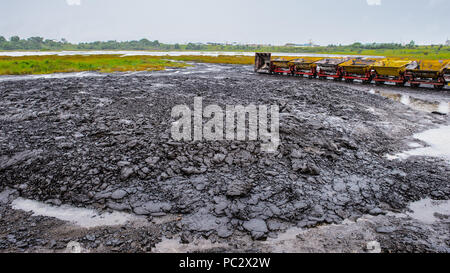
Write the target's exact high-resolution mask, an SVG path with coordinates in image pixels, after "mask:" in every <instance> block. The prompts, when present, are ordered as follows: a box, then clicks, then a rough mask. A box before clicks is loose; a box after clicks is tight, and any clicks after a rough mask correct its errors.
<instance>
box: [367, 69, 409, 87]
mask: <svg viewBox="0 0 450 273" xmlns="http://www.w3.org/2000/svg"><path fill="white" fill-rule="evenodd" d="M373 75H374V77H373V81H374V82H375V84H376V85H382V84H383V83H385V82H393V83H395V85H397V86H404V85H405V83H406V82H407V81H408V80H407V79H406V77H405V73H401V74H400V76H398V77H394V76H392V77H387V76H381V75H378V74H377V73H376V72H373Z"/></svg>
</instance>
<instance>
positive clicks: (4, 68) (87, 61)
mask: <svg viewBox="0 0 450 273" xmlns="http://www.w3.org/2000/svg"><path fill="white" fill-rule="evenodd" d="M186 66H188V65H187V64H185V63H181V62H174V61H170V60H165V59H162V58H154V57H152V56H127V57H121V56H120V55H89V56H84V55H83V56H82V55H75V56H24V57H1V56H0V75H25V74H49V73H63V72H79V71H98V72H104V73H109V72H122V71H156V70H164V69H165V68H167V67H186Z"/></svg>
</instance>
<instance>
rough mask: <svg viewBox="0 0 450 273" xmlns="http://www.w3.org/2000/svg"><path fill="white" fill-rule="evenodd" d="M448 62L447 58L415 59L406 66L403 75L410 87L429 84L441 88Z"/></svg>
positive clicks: (443, 83)
mask: <svg viewBox="0 0 450 273" xmlns="http://www.w3.org/2000/svg"><path fill="white" fill-rule="evenodd" d="M448 64H449V60H417V61H414V62H412V63H411V64H409V65H408V66H406V73H405V75H406V78H407V80H408V82H409V84H411V87H419V86H420V85H421V84H430V85H433V86H434V88H436V89H442V88H443V87H444V85H445V78H444V71H445V70H446V68H447V65H448Z"/></svg>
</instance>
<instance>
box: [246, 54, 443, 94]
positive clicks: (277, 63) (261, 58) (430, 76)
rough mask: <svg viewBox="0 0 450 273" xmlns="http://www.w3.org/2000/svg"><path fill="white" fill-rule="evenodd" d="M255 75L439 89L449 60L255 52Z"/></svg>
mask: <svg viewBox="0 0 450 273" xmlns="http://www.w3.org/2000/svg"><path fill="white" fill-rule="evenodd" d="M255 72H258V73H269V74H288V75H293V76H296V75H300V76H307V77H309V78H317V77H318V78H319V79H327V78H333V79H334V80H336V81H341V80H345V81H346V82H353V81H354V80H360V81H362V82H363V83H365V84H368V83H372V82H375V84H377V85H381V84H384V83H386V82H391V83H394V84H396V85H397V86H404V85H405V84H406V83H409V84H410V85H411V87H419V86H420V85H421V84H427V85H432V86H434V88H436V89H442V88H443V87H444V86H445V85H447V84H450V60H413V59H406V58H367V57H366V58H363V57H357V58H351V57H272V55H271V53H256V57H255Z"/></svg>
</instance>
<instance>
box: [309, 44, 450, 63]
mask: <svg viewBox="0 0 450 273" xmlns="http://www.w3.org/2000/svg"><path fill="white" fill-rule="evenodd" d="M310 53H320V54H343V55H372V56H386V57H402V58H410V59H421V60H422V59H423V60H449V59H450V48H449V47H447V48H444V50H438V48H437V47H435V48H431V47H418V48H413V49H407V48H402V49H364V50H330V49H327V48H323V50H322V51H321V50H317V52H310Z"/></svg>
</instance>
